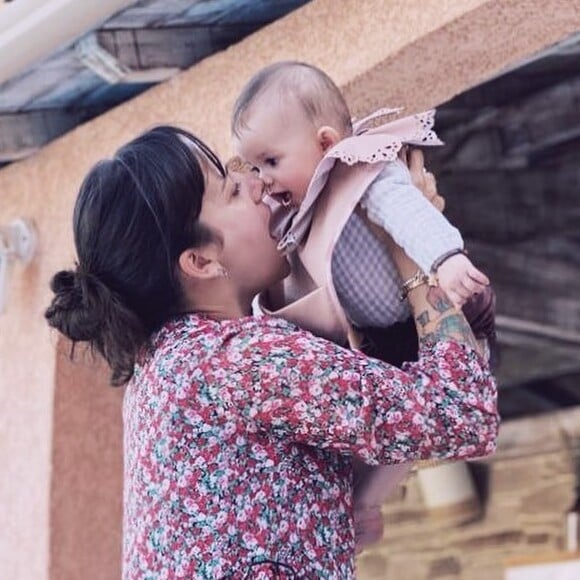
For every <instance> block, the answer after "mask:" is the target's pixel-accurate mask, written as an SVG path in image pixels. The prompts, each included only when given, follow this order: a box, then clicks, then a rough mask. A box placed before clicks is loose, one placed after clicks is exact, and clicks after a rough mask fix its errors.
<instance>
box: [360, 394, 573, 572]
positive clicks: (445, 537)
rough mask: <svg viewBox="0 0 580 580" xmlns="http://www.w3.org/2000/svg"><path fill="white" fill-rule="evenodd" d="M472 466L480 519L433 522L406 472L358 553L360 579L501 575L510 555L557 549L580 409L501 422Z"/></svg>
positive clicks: (570, 499)
mask: <svg viewBox="0 0 580 580" xmlns="http://www.w3.org/2000/svg"><path fill="white" fill-rule="evenodd" d="M579 387H580V385H579ZM471 468H472V472H473V475H474V477H475V479H476V481H477V485H478V488H479V492H480V497H482V499H483V505H484V515H483V517H482V518H481V519H480V520H479V521H475V522H472V523H469V524H464V525H462V526H446V525H445V524H444V523H443V522H437V521H434V520H433V519H432V518H430V517H429V514H428V512H427V510H426V509H425V507H424V505H423V500H422V497H421V492H420V489H419V486H418V482H417V477H416V476H414V477H411V479H410V480H409V482H408V484H407V488H406V492H405V493H400V494H399V496H398V497H395V498H393V499H392V500H391V501H389V502H388V503H387V504H386V505H385V506H384V517H385V537H384V539H383V541H382V542H381V543H380V544H379V545H378V546H376V547H375V548H373V549H371V550H367V551H366V552H363V553H362V554H361V555H360V557H359V559H358V572H359V578H360V580H384V579H386V578H392V579H394V580H434V579H437V580H501V579H503V570H504V564H505V562H506V560H509V559H510V558H517V557H520V556H529V555H537V554H538V553H544V552H545V553H546V554H552V555H553V554H554V553H555V552H559V551H561V550H562V549H563V548H564V546H565V543H564V535H565V534H564V532H565V525H564V522H565V519H564V514H565V512H566V510H567V509H568V508H569V507H570V506H571V505H572V503H573V498H574V488H575V486H576V485H577V484H578V482H580V409H574V410H570V411H565V412H561V413H555V414H550V415H544V416H538V417H536V418H528V419H522V420H517V421H511V422H509V423H506V424H504V425H503V426H502V429H501V434H500V442H499V446H498V452H497V453H496V455H494V456H493V457H491V458H489V459H487V460H485V461H481V462H474V463H472V464H471Z"/></svg>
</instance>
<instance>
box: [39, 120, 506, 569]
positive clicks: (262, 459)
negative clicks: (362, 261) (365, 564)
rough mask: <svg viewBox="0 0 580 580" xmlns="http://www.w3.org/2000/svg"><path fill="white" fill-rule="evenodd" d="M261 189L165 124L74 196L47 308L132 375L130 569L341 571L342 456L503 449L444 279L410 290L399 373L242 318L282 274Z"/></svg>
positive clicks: (482, 371) (283, 326) (484, 373)
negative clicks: (69, 262)
mask: <svg viewBox="0 0 580 580" xmlns="http://www.w3.org/2000/svg"><path fill="white" fill-rule="evenodd" d="M262 193H263V192H262V184H261V182H260V181H259V180H257V179H256V178H254V177H253V176H251V175H241V174H238V175H228V174H227V173H226V171H225V170H224V168H223V167H222V165H221V164H220V162H219V160H218V159H217V157H216V156H215V155H214V154H213V153H212V152H211V151H210V150H209V149H208V148H207V147H206V146H205V145H204V144H203V143H202V142H201V141H199V140H198V139H196V138H195V137H194V136H193V135H191V134H188V133H186V132H185V131H181V130H179V129H176V128H172V127H159V128H156V129H153V130H151V131H149V132H147V133H145V134H144V135H142V136H141V137H139V138H137V139H135V140H134V141H132V142H130V143H129V144H127V145H125V146H124V147H122V148H121V149H120V150H119V151H118V152H117V155H116V156H115V157H114V158H113V159H111V160H107V161H102V162H100V163H99V164H97V165H96V166H95V167H94V168H93V170H92V171H91V172H90V173H89V175H88V177H87V178H86V180H85V182H84V183H83V185H82V187H81V190H80V192H79V196H78V199H77V202H76V206H75V211H74V219H73V222H74V233H75V245H76V250H77V255H78V264H77V266H76V268H75V269H74V270H71V271H61V272H59V273H57V274H56V275H55V277H54V278H53V281H52V289H53V291H54V293H55V296H54V298H53V302H52V304H51V306H50V307H49V308H48V310H47V313H46V317H47V319H48V322H49V324H50V325H52V326H53V327H55V328H57V329H59V330H60V331H61V332H62V333H63V334H65V335H66V336H68V337H69V338H70V339H72V340H73V341H87V342H89V343H90V344H91V345H92V347H93V348H95V349H96V350H97V351H98V352H99V353H101V354H102V355H103V356H104V357H105V359H106V360H107V361H108V363H109V365H110V366H111V369H112V382H113V383H114V384H117V385H120V384H124V383H128V385H127V390H126V393H125V401H124V428H125V492H124V493H125V498H124V562H123V571H124V578H127V579H128V578H168V577H171V578H174V577H175V578H211V579H214V578H271V577H273V576H276V575H278V576H277V577H284V575H286V577H289V578H291V577H295V578H314V577H324V578H352V577H353V574H354V572H353V570H354V533H353V522H352V467H351V458H352V456H353V455H356V456H357V457H358V458H359V459H362V460H363V461H365V462H367V463H369V464H378V463H397V462H402V461H414V460H418V459H427V458H447V457H457V458H467V457H474V456H481V455H485V454H487V453H490V452H492V451H493V449H494V442H495V437H496V433H497V425H498V417H497V412H496V389H495V385H494V381H493V379H492V377H491V375H490V373H489V369H488V368H487V366H486V364H485V363H484V362H483V360H482V359H481V358H480V357H479V355H478V354H477V353H476V352H475V350H474V339H473V335H472V334H471V331H470V330H469V327H468V326H467V325H466V324H465V320H464V318H463V316H462V315H461V314H460V313H458V312H457V311H455V310H454V309H453V308H452V307H451V306H450V303H449V301H448V300H447V299H446V297H445V296H443V295H442V294H441V293H440V292H438V289H437V288H428V287H427V286H426V285H420V286H418V287H416V288H414V289H413V290H412V291H411V292H410V296H409V298H410V302H411V305H412V308H413V311H414V313H415V316H416V319H417V320H418V321H419V322H418V324H417V327H418V332H419V337H420V340H421V351H420V357H419V360H418V361H417V362H415V363H412V364H410V365H408V366H407V367H406V368H405V370H404V371H401V370H399V369H396V368H394V367H391V366H389V365H387V364H385V363H382V362H380V361H377V360H373V359H368V358H365V357H364V356H362V355H360V354H357V353H354V352H350V351H347V350H345V349H342V348H340V347H338V346H336V345H334V344H332V343H329V342H327V341H324V340H322V339H318V338H315V337H314V336H312V335H310V334H308V333H306V332H304V331H301V330H298V329H297V328H296V327H294V326H292V325H291V324H290V323H287V322H285V321H283V320H279V319H273V318H269V317H258V318H255V317H252V316H250V315H249V314H250V312H251V301H252V298H253V297H254V296H255V295H256V294H257V293H258V292H259V291H261V290H263V289H265V288H267V287H268V286H270V285H271V284H272V283H273V282H275V281H276V280H279V279H280V278H282V277H283V276H285V275H287V273H288V265H287V263H286V262H285V260H284V259H283V258H282V257H281V256H280V254H279V253H278V252H277V250H276V247H275V242H274V241H273V240H272V239H271V238H270V236H269V234H268V222H269V219H270V214H269V211H268V209H267V207H266V205H265V204H263V203H262ZM397 260H398V265H399V267H400V270H401V274H402V276H403V277H404V278H408V277H409V276H411V274H412V273H413V272H414V271H415V266H414V265H413V264H412V263H411V262H410V261H408V260H407V259H406V258H405V257H404V256H403V255H401V253H400V252H399V253H398V255H397Z"/></svg>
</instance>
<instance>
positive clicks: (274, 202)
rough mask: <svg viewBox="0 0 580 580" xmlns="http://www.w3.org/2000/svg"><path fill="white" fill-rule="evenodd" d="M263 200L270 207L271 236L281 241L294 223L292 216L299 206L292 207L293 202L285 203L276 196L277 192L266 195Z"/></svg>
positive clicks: (269, 227)
mask: <svg viewBox="0 0 580 580" xmlns="http://www.w3.org/2000/svg"><path fill="white" fill-rule="evenodd" d="M262 201H263V202H264V203H265V204H266V205H267V206H268V208H269V209H270V223H269V226H268V229H269V231H270V236H272V238H274V239H275V240H276V241H277V242H279V241H280V240H281V239H282V238H283V237H284V234H286V232H287V231H288V229H289V228H290V226H291V225H292V218H293V217H294V215H295V214H296V212H297V211H298V208H296V207H292V205H291V204H287V205H284V203H282V201H280V199H279V198H277V197H276V194H275V195H272V194H269V195H265V196H264V197H263V198H262Z"/></svg>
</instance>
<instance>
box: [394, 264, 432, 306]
mask: <svg viewBox="0 0 580 580" xmlns="http://www.w3.org/2000/svg"><path fill="white" fill-rule="evenodd" d="M423 284H427V285H428V286H438V283H437V277H436V276H435V275H433V274H429V275H428V274H425V273H424V272H423V270H417V271H416V272H415V273H414V274H413V275H412V276H411V277H410V278H408V279H407V280H405V281H404V282H403V285H402V286H401V295H400V298H401V302H402V301H403V300H405V298H407V296H408V295H409V292H411V290H414V289H415V288H418V287H419V286H422V285H423Z"/></svg>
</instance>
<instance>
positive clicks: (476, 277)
mask: <svg viewBox="0 0 580 580" xmlns="http://www.w3.org/2000/svg"><path fill="white" fill-rule="evenodd" d="M467 274H468V276H469V277H470V278H471V280H473V281H475V282H477V283H478V284H482V285H483V286H489V278H488V277H487V276H486V275H485V274H484V273H483V272H481V271H480V270H478V269H477V268H476V267H475V266H470V267H469V269H468V270H467Z"/></svg>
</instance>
